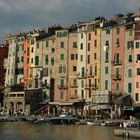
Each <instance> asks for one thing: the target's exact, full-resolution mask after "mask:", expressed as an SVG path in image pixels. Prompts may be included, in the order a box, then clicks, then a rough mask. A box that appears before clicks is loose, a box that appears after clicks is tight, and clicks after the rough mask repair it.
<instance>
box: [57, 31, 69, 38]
mask: <svg viewBox="0 0 140 140" xmlns="http://www.w3.org/2000/svg"><path fill="white" fill-rule="evenodd" d="M67 36H68V32H67V31H64V32H57V37H67Z"/></svg>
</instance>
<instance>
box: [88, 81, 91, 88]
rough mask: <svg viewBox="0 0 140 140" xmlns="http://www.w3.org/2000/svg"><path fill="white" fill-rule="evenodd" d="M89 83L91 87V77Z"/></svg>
mask: <svg viewBox="0 0 140 140" xmlns="http://www.w3.org/2000/svg"><path fill="white" fill-rule="evenodd" d="M88 83H89V87H91V79H89V81H88Z"/></svg>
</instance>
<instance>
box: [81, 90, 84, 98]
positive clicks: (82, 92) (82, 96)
mask: <svg viewBox="0 0 140 140" xmlns="http://www.w3.org/2000/svg"><path fill="white" fill-rule="evenodd" d="M81 98H82V99H83V98H84V90H81Z"/></svg>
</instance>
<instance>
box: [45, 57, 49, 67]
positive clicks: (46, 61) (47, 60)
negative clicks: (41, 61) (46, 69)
mask: <svg viewBox="0 0 140 140" xmlns="http://www.w3.org/2000/svg"><path fill="white" fill-rule="evenodd" d="M48 62H49V59H48V55H46V56H45V64H46V65H47V64H48Z"/></svg>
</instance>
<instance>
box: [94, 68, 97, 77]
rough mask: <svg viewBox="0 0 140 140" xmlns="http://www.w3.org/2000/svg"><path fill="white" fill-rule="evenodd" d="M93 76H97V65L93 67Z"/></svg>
mask: <svg viewBox="0 0 140 140" xmlns="http://www.w3.org/2000/svg"><path fill="white" fill-rule="evenodd" d="M94 72H95V76H97V66H95V67H94Z"/></svg>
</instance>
